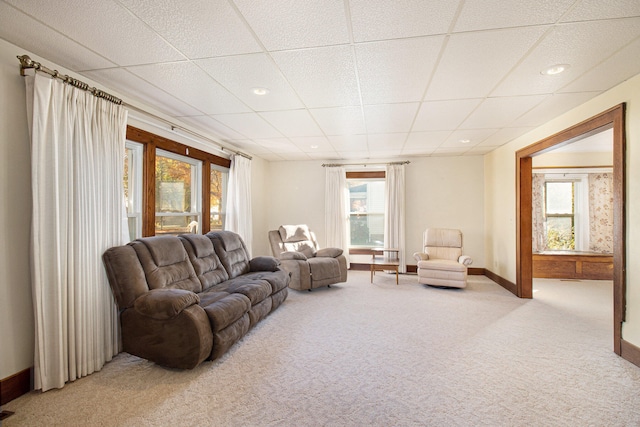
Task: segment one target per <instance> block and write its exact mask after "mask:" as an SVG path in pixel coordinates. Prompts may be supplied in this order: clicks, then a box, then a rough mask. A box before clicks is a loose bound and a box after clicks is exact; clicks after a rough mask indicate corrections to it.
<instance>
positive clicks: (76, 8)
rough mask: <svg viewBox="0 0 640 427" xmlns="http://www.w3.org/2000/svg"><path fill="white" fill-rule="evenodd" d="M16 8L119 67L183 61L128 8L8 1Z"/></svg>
mask: <svg viewBox="0 0 640 427" xmlns="http://www.w3.org/2000/svg"><path fill="white" fill-rule="evenodd" d="M8 3H11V4H13V5H14V6H16V7H17V8H19V9H21V10H23V11H24V12H26V13H28V14H29V15H31V16H33V17H35V18H36V19H38V20H40V21H44V22H47V24H48V25H49V26H51V28H53V29H55V30H57V31H59V32H61V33H65V34H67V35H68V36H69V37H70V38H72V39H73V40H75V41H77V42H78V43H80V44H82V45H84V46H86V47H87V48H89V49H90V50H92V51H94V52H96V53H98V54H100V55H102V56H104V57H105V58H107V59H109V60H110V61H112V62H114V63H116V64H118V65H132V64H148V63H153V62H161V61H176V60H181V59H184V56H183V55H182V54H180V52H178V51H177V50H176V49H174V48H173V47H172V46H171V45H169V44H168V43H167V42H166V41H165V40H164V39H163V38H162V37H160V36H159V35H158V34H156V33H154V32H153V31H152V30H151V29H150V28H149V27H147V26H146V25H140V21H139V20H138V19H137V18H136V17H135V16H133V15H132V14H131V13H130V12H129V11H128V10H127V9H125V8H124V7H122V6H121V5H119V4H118V3H115V2H113V1H93V2H91V4H90V5H88V4H87V2H86V1H85V0H66V1H57V2H54V1H46V2H43V1H40V0H8Z"/></svg>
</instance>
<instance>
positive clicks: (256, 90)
mask: <svg viewBox="0 0 640 427" xmlns="http://www.w3.org/2000/svg"><path fill="white" fill-rule="evenodd" d="M252 91H253V93H254V94H256V95H259V96H262V95H266V94H268V93H269V89H267V88H266V87H254V88H253V89H252Z"/></svg>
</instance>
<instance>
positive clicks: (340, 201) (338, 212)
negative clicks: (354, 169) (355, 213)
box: [325, 166, 349, 267]
mask: <svg viewBox="0 0 640 427" xmlns="http://www.w3.org/2000/svg"><path fill="white" fill-rule="evenodd" d="M325 184H326V189H325V233H326V235H327V238H326V247H331V248H340V249H342V250H343V253H344V256H345V257H346V258H347V267H349V227H348V221H349V210H348V209H347V206H348V205H349V188H348V187H347V173H346V172H345V169H344V168H343V167H339V166H336V167H327V168H326V178H325Z"/></svg>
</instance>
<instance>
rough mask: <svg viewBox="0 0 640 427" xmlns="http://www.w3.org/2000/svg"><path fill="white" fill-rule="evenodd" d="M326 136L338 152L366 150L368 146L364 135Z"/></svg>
mask: <svg viewBox="0 0 640 427" xmlns="http://www.w3.org/2000/svg"><path fill="white" fill-rule="evenodd" d="M328 138H329V142H330V143H331V145H332V146H333V147H334V148H335V149H336V151H338V152H342V151H357V150H367V148H368V146H367V136H366V135H336V136H329V137H328Z"/></svg>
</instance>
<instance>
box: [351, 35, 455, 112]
mask: <svg viewBox="0 0 640 427" xmlns="http://www.w3.org/2000/svg"><path fill="white" fill-rule="evenodd" d="M443 41H444V37H440V36H438V37H420V38H415V39H404V40H391V41H384V42H375V43H366V44H360V45H357V46H356V58H357V61H358V77H359V79H360V90H361V92H362V102H363V103H364V104H386V103H393V102H407V101H421V100H422V96H423V95H424V91H425V89H426V88H427V83H428V82H429V78H430V77H431V73H432V72H433V67H434V65H435V62H436V60H437V58H438V53H439V51H440V48H441V47H442V42H443Z"/></svg>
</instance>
